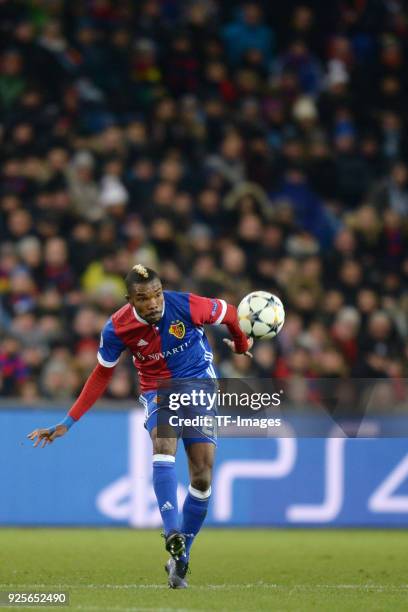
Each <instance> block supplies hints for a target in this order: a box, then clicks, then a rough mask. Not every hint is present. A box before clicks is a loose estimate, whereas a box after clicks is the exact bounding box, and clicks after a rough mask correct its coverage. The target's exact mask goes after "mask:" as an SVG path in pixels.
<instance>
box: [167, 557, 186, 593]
mask: <svg viewBox="0 0 408 612" xmlns="http://www.w3.org/2000/svg"><path fill="white" fill-rule="evenodd" d="M164 569H165V570H166V572H167V574H168V584H169V587H170V588H171V589H186V588H187V587H188V583H187V580H186V579H185V577H186V574H187V571H188V563H185V562H184V561H175V560H174V559H169V560H168V561H167V563H166V565H165V566H164Z"/></svg>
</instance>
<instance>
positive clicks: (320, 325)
mask: <svg viewBox="0 0 408 612" xmlns="http://www.w3.org/2000/svg"><path fill="white" fill-rule="evenodd" d="M0 22H1V30H0V44H1V55H0V68H1V73H0V149H1V153H0V157H1V168H0V174H1V187H0V240H1V245H0V333H1V335H0V338H1V340H0V395H2V396H19V397H20V398H22V399H23V400H24V401H27V402H31V401H35V400H38V399H40V398H49V399H70V398H73V397H75V395H76V394H77V393H78V392H79V391H80V389H81V387H82V384H83V382H84V381H85V379H86V377H87V375H88V374H89V372H90V371H91V370H92V368H93V367H94V365H95V363H96V351H97V348H98V343H99V332H100V330H101V328H102V326H103V324H104V323H105V321H106V319H107V318H108V317H109V316H110V314H111V313H112V312H113V311H114V310H115V309H116V308H118V307H120V306H121V305H122V304H123V303H124V295H125V287H124V282H123V277H124V275H125V274H126V272H127V271H128V270H129V268H130V267H131V266H132V265H134V264H135V263H137V262H140V263H143V264H145V265H148V266H150V267H152V268H154V269H156V270H157V271H158V272H159V273H160V274H161V277H162V278H163V281H164V285H165V287H166V288H170V289H177V290H189V291H190V290H191V291H194V292H197V293H199V294H202V295H207V296H217V297H223V298H225V299H227V300H228V301H230V302H232V303H235V304H238V302H239V301H240V299H241V298H242V297H243V295H244V294H246V293H247V292H249V291H251V290H254V289H264V290H268V291H271V292H273V293H276V294H277V295H279V296H280V297H281V299H282V300H283V302H284V304H285V307H286V315H287V317H286V324H285V326H284V328H283V330H282V332H281V333H280V335H279V336H278V338H277V339H276V340H275V341H267V342H264V343H262V342H258V343H257V345H256V346H255V348H254V359H253V360H252V361H251V360H249V359H247V358H245V357H242V356H232V355H231V353H230V352H228V349H227V348H226V347H225V345H224V344H223V343H222V342H221V334H222V330H221V329H219V328H217V329H216V330H215V329H214V328H209V329H208V335H209V337H210V341H211V342H212V344H213V346H214V350H215V356H216V369H217V372H218V374H220V375H221V376H224V377H238V376H263V377H270V376H278V377H279V376H284V377H286V376H296V375H310V376H316V377H319V376H323V377H346V376H356V377H391V378H393V377H394V378H399V377H403V376H407V364H408V316H407V315H408V293H407V280H408V250H407V233H408V167H407V160H408V134H407V124H406V120H407V114H406V108H407V94H408V65H407V46H408V9H407V6H406V4H405V3H404V2H403V0H333V1H331V2H327V1H325V0H315V1H313V2H299V1H291V0H286V1H285V2H271V1H268V0H265V1H261V0H259V1H257V2H252V1H248V2H245V1H244V2H237V1H233V0H191V1H189V0H139V1H137V2H134V1H131V0H116V1H115V0H69V1H68V0H66V1H63V0H53V1H47V0H26V1H18V0H13V1H10V0H0ZM136 392H137V379H136V377H135V375H134V369H133V367H132V366H131V363H130V359H129V358H128V357H124V358H123V359H122V361H121V362H120V364H119V365H118V367H117V368H116V372H115V374H114V377H113V380H112V383H111V385H110V387H109V391H108V393H107V396H108V397H109V398H115V399H125V398H130V397H134V394H135V393H136Z"/></svg>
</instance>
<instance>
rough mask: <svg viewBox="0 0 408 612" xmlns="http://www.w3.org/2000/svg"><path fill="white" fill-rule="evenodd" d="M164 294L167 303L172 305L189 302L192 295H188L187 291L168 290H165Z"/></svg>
mask: <svg viewBox="0 0 408 612" xmlns="http://www.w3.org/2000/svg"><path fill="white" fill-rule="evenodd" d="M163 294H164V299H165V301H166V303H172V304H177V303H182V302H185V301H187V302H188V300H189V296H190V293H187V292H185V291H170V290H168V289H165V290H164V291H163Z"/></svg>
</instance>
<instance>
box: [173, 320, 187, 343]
mask: <svg viewBox="0 0 408 612" xmlns="http://www.w3.org/2000/svg"><path fill="white" fill-rule="evenodd" d="M169 334H171V335H172V336H176V338H178V339H179V340H181V339H182V338H184V336H185V334H186V328H185V325H184V323H183V322H182V321H174V322H173V323H172V324H171V325H170V327H169Z"/></svg>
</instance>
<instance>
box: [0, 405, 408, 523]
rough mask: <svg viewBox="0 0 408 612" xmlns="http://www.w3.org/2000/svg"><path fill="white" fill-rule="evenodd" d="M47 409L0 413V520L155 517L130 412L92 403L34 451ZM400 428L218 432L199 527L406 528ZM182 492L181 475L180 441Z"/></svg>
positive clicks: (407, 484)
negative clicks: (349, 433)
mask: <svg viewBox="0 0 408 612" xmlns="http://www.w3.org/2000/svg"><path fill="white" fill-rule="evenodd" d="M64 414H65V413H64V412H63V411H50V410H27V411H23V410H22V409H17V410H12V409H10V410H2V411H0V449H1V450H0V487H1V488H0V524H2V525H95V526H97V525H100V526H102V525H122V526H123V525H130V526H134V527H156V526H159V525H160V515H159V512H158V509H157V507H156V502H155V497H154V492H153V488H152V480H151V476H152V468H151V442H150V439H149V436H148V434H147V432H146V431H145V429H144V428H143V420H144V416H143V412H142V411H141V410H138V409H136V410H132V411H129V412H127V411H115V412H105V411H99V412H98V411H97V410H95V411H94V412H92V413H89V414H87V415H86V417H84V418H83V419H82V420H81V422H80V423H78V424H77V425H76V426H74V427H73V428H72V429H71V430H70V432H69V434H68V435H67V436H65V437H64V438H62V439H61V440H57V441H56V442H55V443H53V444H52V445H49V446H47V447H46V448H44V449H39V448H36V449H34V448H32V443H31V442H30V441H29V440H27V438H26V434H27V433H28V432H30V431H32V430H33V429H35V428H36V427H46V426H48V425H50V424H51V423H54V422H58V421H59V420H60V419H61V418H62V417H63V415H64ZM407 442H408V440H407V439H406V438H382V439H381V438H379V439H374V438H373V439H370V438H367V439H347V438H276V439H274V438H270V439H267V438H264V439H250V438H240V439H237V438H224V439H221V440H219V444H218V450H217V461H216V466H215V470H214V482H213V496H212V503H211V505H210V511H209V516H208V520H207V525H217V526H229V525H241V526H246V527H250V526H261V525H271V526H274V525H275V526H301V525H303V526H304V525H306V526H361V525H363V526H364V525H366V526H375V525H377V526H394V527H400V526H408V446H407ZM176 465H177V472H178V479H179V483H180V485H179V496H180V501H181V502H182V500H183V498H184V496H185V494H186V491H187V485H188V476H187V466H186V460H185V456H184V452H183V449H182V445H180V449H179V452H178V458H177V462H176Z"/></svg>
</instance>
